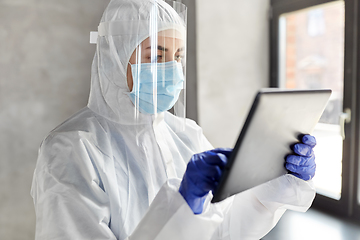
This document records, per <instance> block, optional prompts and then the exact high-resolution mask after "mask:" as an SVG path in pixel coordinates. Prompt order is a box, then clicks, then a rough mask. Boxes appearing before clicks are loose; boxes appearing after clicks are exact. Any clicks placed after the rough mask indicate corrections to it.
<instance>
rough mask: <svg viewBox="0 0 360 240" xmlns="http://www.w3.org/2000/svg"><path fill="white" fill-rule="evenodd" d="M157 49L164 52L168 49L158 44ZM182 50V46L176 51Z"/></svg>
mask: <svg viewBox="0 0 360 240" xmlns="http://www.w3.org/2000/svg"><path fill="white" fill-rule="evenodd" d="M145 49H151V46H149V47H147V48H145ZM157 49H158V50H160V51H165V52H167V51H168V50H169V49H167V48H164V47H163V46H160V45H158V47H157ZM182 51H184V48H183V47H182V48H179V49H178V50H177V51H176V52H182Z"/></svg>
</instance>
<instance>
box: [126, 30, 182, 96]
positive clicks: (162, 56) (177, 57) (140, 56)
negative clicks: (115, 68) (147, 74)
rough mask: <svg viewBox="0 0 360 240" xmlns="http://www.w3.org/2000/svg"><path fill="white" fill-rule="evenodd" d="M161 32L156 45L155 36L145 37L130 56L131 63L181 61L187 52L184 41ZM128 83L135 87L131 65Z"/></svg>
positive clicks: (130, 87)
mask: <svg viewBox="0 0 360 240" xmlns="http://www.w3.org/2000/svg"><path fill="white" fill-rule="evenodd" d="M161 33H162V32H159V36H158V37H157V44H156V45H154V38H152V37H148V38H147V39H145V40H144V41H143V42H142V43H141V44H140V45H139V46H138V47H137V48H136V49H135V50H134V52H133V54H132V55H131V57H130V60H129V62H130V64H139V63H156V62H158V63H160V62H170V61H177V62H181V61H182V59H183V57H184V54H185V46H184V41H183V40H182V39H179V38H175V37H170V36H167V35H166V34H164V35H162V34H161ZM127 83H128V86H129V90H130V91H131V90H132V88H133V78H132V74H131V67H130V65H129V64H128V67H127Z"/></svg>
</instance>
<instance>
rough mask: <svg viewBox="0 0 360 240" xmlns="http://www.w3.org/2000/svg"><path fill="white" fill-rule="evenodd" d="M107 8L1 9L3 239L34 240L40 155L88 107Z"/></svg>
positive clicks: (24, 1) (81, 1)
mask: <svg viewBox="0 0 360 240" xmlns="http://www.w3.org/2000/svg"><path fill="white" fill-rule="evenodd" d="M107 3H108V1H107V0H76V1H74V0H61V1H58V0H56V1H55V0H45V1H42V0H1V1H0V39H1V43H0V73H1V74H0V153H1V155H0V156H1V157H0V183H1V184H0V239H14V240H15V239H19V240H20V239H21V240H26V239H34V231H35V213H34V207H33V203H32V199H31V197H30V186H31V180H32V174H33V171H34V168H35V162H36V158H37V151H38V147H39V145H40V143H41V141H42V139H43V138H44V137H45V136H46V134H47V133H48V132H49V131H50V130H51V129H53V128H54V127H56V125H58V124H59V123H61V122H62V121H64V120H65V119H66V118H67V117H69V116H70V115H71V114H73V113H75V112H76V111H77V110H79V109H81V108H83V107H84V106H86V104H87V98H88V94H89V88H90V67H91V62H92V58H93V56H94V52H95V45H90V44H89V32H90V31H91V30H96V29H97V25H98V23H99V21H100V18H101V14H102V12H103V11H104V9H105V7H106V4H107Z"/></svg>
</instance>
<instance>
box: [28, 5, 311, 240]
mask: <svg viewBox="0 0 360 240" xmlns="http://www.w3.org/2000/svg"><path fill="white" fill-rule="evenodd" d="M185 39H186V7H185V6H184V5H183V4H181V3H178V2H173V3H170V2H169V1H162V0H112V1H111V2H110V4H109V6H108V7H107V9H106V10H105V12H104V14H103V17H102V19H101V23H100V25H99V36H98V39H97V49H96V53H95V57H94V60H93V65H92V79H91V92H90V97H89V102H88V105H87V107H85V108H84V109H82V110H80V111H79V112H78V113H76V114H75V115H74V116H72V117H70V118H69V119H68V120H67V121H65V122H64V123H62V124H61V125H60V126H58V127H57V128H56V129H54V130H53V131H52V132H51V133H50V134H49V135H48V136H47V138H46V139H45V140H44V141H43V143H42V144H41V147H40V151H39V157H38V161H37V165H36V169H35V173H34V178H33V184H32V190H31V194H32V197H33V199H34V204H35V210H36V239H38V240H39V239H44V240H45V239H47V240H50V239H87V240H88V239H120V240H123V239H132V240H139V239H141V240H144V239H158V240H160V239H161V240H162V239H202V240H214V239H259V238H261V237H263V236H264V235H265V234H267V233H268V232H269V231H270V230H271V229H272V228H273V227H274V226H275V225H276V223H277V222H278V220H279V219H280V217H281V216H282V214H283V213H284V212H285V211H286V209H291V210H296V211H306V210H307V209H308V208H309V207H310V205H311V203H312V201H313V199H314V196H315V190H314V187H313V185H312V181H311V178H312V177H313V176H314V174H315V162H314V155H313V151H312V148H313V147H314V146H315V139H314V138H313V137H312V136H309V135H306V136H304V137H303V139H302V143H298V144H296V145H295V147H294V148H293V150H294V153H293V154H292V155H290V156H289V157H288V158H287V163H286V166H287V168H288V170H289V173H290V174H287V175H284V176H282V177H280V178H277V179H274V180H272V181H270V182H267V183H265V184H262V185H260V186H257V187H255V188H252V189H250V190H248V191H245V192H242V193H240V194H237V195H235V196H232V197H229V198H227V199H226V200H224V201H222V202H220V203H216V204H211V203H210V201H211V198H212V195H211V191H212V190H214V189H215V188H216V186H217V184H218V181H219V178H220V176H221V173H222V170H223V167H224V165H225V164H226V161H227V158H228V156H229V154H230V153H231V149H213V147H212V146H211V144H210V143H209V142H208V141H207V139H206V138H205V137H204V135H203V134H202V130H201V128H200V127H199V126H197V125H196V123H195V122H194V121H191V120H189V119H186V118H185V90H186V78H185V72H186V71H185V62H186V56H185V53H186V41H185ZM170 109H172V113H170V112H169V111H168V110H170Z"/></svg>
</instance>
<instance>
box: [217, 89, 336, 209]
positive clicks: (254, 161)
mask: <svg viewBox="0 0 360 240" xmlns="http://www.w3.org/2000/svg"><path fill="white" fill-rule="evenodd" d="M330 95H331V90H279V89H276V90H274V89H263V90H261V91H260V92H259V93H258V94H257V96H256V98H255V100H254V103H253V105H252V108H251V110H250V112H249V115H248V117H247V119H246V121H245V124H244V126H243V128H242V130H241V133H240V136H239V138H238V141H237V143H236V145H235V147H234V151H233V153H232V155H231V157H230V158H229V161H228V163H227V165H226V167H225V170H224V172H223V175H222V179H221V181H220V183H219V187H218V188H217V190H216V191H215V193H214V197H213V200H212V202H218V201H221V200H223V199H225V198H227V197H229V196H231V195H234V194H236V193H239V192H242V191H245V190H247V189H250V188H252V187H255V186H257V185H259V184H262V183H264V182H267V181H269V180H272V179H274V178H277V177H279V176H281V175H284V174H286V173H287V171H286V169H285V157H286V155H288V154H290V153H291V149H290V145H291V144H294V143H296V142H298V137H299V135H300V134H311V132H312V131H313V129H314V127H315V125H316V124H317V122H318V121H319V119H320V117H321V115H322V113H323V111H324V109H325V107H326V105H327V102H328V99H329V97H330Z"/></svg>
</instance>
